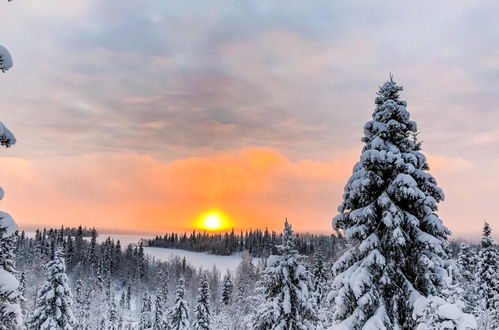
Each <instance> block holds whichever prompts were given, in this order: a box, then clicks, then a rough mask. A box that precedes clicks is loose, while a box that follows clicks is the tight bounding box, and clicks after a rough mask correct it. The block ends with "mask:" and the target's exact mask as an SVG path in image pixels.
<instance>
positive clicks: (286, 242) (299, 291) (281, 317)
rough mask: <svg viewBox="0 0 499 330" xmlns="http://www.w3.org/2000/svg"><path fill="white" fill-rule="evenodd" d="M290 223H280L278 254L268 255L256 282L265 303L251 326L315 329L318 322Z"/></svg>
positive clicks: (310, 290) (308, 275)
mask: <svg viewBox="0 0 499 330" xmlns="http://www.w3.org/2000/svg"><path fill="white" fill-rule="evenodd" d="M294 238H295V235H294V233H293V230H292V228H291V225H290V224H289V223H288V221H287V220H286V222H285V223H284V230H283V232H282V244H280V245H278V246H277V250H278V253H279V255H272V256H270V257H269V259H268V261H267V268H266V269H265V271H264V273H263V277H262V280H261V281H260V283H259V285H260V287H259V291H260V292H261V293H262V294H263V296H264V299H265V302H264V303H263V305H262V306H261V307H260V308H259V309H258V310H257V312H256V315H255V317H254V324H253V328H254V329H262V330H263V329H315V324H316V322H317V321H318V317H317V311H316V306H315V301H314V299H313V298H314V297H313V294H312V283H311V279H310V273H309V272H308V270H307V269H306V268H305V266H304V265H303V264H302V263H301V261H302V259H303V257H302V256H301V255H300V254H299V253H298V251H297V250H296V248H295V243H294Z"/></svg>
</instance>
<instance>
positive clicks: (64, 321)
mask: <svg viewBox="0 0 499 330" xmlns="http://www.w3.org/2000/svg"><path fill="white" fill-rule="evenodd" d="M75 323H76V322H75V318H74V316H73V297H72V294H71V290H70V288H69V285H68V277H67V276H66V264H65V261H64V257H63V253H62V250H61V249H57V250H56V251H55V254H54V257H53V259H52V260H50V261H49V263H48V264H47V280H46V281H45V283H44V284H43V286H42V287H41V288H40V290H39V292H38V297H37V300H36V308H35V310H34V312H33V315H32V316H31V319H30V322H29V325H30V328H33V329H38V330H53V329H64V330H69V329H73V328H74V326H75Z"/></svg>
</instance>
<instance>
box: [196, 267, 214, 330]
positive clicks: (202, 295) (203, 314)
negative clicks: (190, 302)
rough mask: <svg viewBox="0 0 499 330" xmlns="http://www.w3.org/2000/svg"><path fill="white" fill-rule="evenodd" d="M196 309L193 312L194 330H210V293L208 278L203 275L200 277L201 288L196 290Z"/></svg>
mask: <svg viewBox="0 0 499 330" xmlns="http://www.w3.org/2000/svg"><path fill="white" fill-rule="evenodd" d="M198 292H199V295H198V297H197V304H196V309H195V310H194V317H195V318H194V329H196V330H209V329H211V326H210V325H211V308H210V298H211V291H210V287H209V285H208V278H207V276H206V274H205V275H203V276H202V277H201V286H200V288H199V289H198Z"/></svg>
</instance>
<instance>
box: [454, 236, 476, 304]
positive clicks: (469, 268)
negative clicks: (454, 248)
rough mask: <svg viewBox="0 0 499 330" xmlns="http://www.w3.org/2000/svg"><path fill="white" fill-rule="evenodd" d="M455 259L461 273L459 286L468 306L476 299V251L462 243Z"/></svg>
mask: <svg viewBox="0 0 499 330" xmlns="http://www.w3.org/2000/svg"><path fill="white" fill-rule="evenodd" d="M457 261H458V265H459V271H460V273H461V286H462V288H463V289H464V292H465V294H464V299H465V300H466V302H467V303H468V305H469V306H472V305H474V304H475V303H476V300H477V294H476V292H475V277H476V271H477V267H478V254H477V251H475V250H474V249H472V248H471V247H470V245H469V244H467V243H462V244H461V247H460V250H459V254H458V260H457Z"/></svg>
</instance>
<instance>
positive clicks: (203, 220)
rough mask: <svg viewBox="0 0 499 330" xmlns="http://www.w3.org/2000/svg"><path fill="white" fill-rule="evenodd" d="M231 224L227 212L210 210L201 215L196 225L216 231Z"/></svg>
mask: <svg viewBox="0 0 499 330" xmlns="http://www.w3.org/2000/svg"><path fill="white" fill-rule="evenodd" d="M229 225H230V223H229V220H228V218H227V216H226V215H225V214H223V213H222V212H220V211H218V210H210V211H207V212H205V213H203V214H201V215H200V216H199V218H198V219H197V221H196V224H195V227H196V228H200V229H205V230H211V231H215V230H223V229H225V228H228V227H229Z"/></svg>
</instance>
